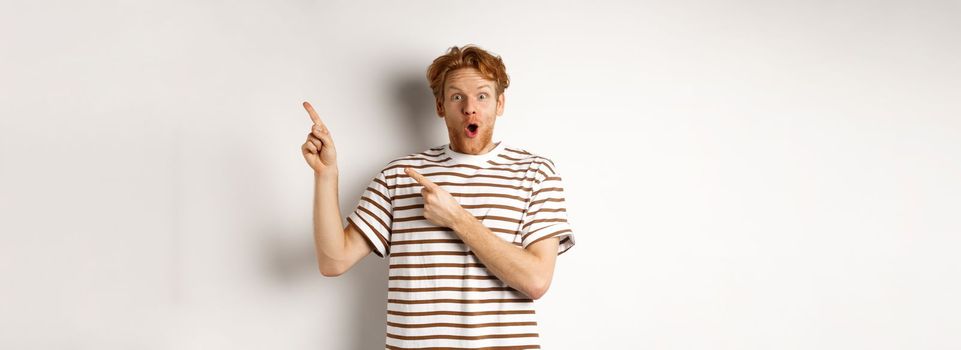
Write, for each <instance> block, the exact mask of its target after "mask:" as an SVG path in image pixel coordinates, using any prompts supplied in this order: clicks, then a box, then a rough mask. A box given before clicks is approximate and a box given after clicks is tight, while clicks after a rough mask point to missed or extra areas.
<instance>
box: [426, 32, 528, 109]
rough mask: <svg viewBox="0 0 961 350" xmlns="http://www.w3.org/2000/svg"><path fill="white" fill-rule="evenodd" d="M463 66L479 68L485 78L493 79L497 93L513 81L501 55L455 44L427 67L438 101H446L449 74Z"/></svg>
mask: <svg viewBox="0 0 961 350" xmlns="http://www.w3.org/2000/svg"><path fill="white" fill-rule="evenodd" d="M462 68H474V69H477V70H478V71H480V74H481V75H482V76H484V78H487V79H489V80H493V81H494V83H495V85H496V86H495V88H494V90H495V92H496V94H497V95H500V94H502V93H504V89H507V86H508V85H510V83H511V82H510V77H508V76H507V68H505V67H504V61H503V60H501V57H500V56H495V55H492V54H490V53H489V52H487V51H484V49H482V48H479V47H477V46H474V45H465V46H464V47H457V46H453V47H451V48H450V49H448V50H447V53H446V54H444V55H442V56H440V57H437V58H436V59H434V62H433V63H431V64H430V66H429V67H427V81H428V82H429V83H430V89H431V91H433V92H434V98H435V99H437V103H442V102H443V101H444V82H446V81H447V75H448V74H450V72H453V71H455V70H458V69H462Z"/></svg>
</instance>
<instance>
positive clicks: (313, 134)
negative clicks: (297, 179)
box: [300, 101, 337, 175]
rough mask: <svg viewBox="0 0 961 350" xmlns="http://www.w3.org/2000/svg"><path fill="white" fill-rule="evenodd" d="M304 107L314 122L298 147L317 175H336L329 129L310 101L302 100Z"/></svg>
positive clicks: (334, 155) (335, 162)
mask: <svg viewBox="0 0 961 350" xmlns="http://www.w3.org/2000/svg"><path fill="white" fill-rule="evenodd" d="M304 109H306V110H307V114H309V115H310V120H312V121H313V122H314V125H313V126H312V127H311V129H310V133H308V134H307V142H304V145H303V146H301V147H300V149H301V151H303V153H304V160H306V161H307V165H310V168H311V169H314V173H315V174H317V175H336V174H337V148H335V147H334V140H333V139H332V138H330V130H328V129H327V126H326V125H324V122H322V121H321V120H320V117H318V116H317V112H315V111H314V107H312V106H311V105H310V103H308V102H306V101H304Z"/></svg>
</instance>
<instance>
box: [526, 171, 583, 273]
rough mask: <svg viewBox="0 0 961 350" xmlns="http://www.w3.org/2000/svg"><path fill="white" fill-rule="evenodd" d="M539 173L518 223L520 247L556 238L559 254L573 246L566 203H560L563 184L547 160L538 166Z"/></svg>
mask: <svg viewBox="0 0 961 350" xmlns="http://www.w3.org/2000/svg"><path fill="white" fill-rule="evenodd" d="M540 169H541V171H543V175H540V173H539V175H538V176H537V179H540V181H536V180H535V183H534V186H533V188H532V194H531V198H530V204H529V205H528V207H527V211H526V212H525V213H524V219H523V221H522V224H521V245H522V246H523V247H524V248H527V246H529V245H531V244H534V243H536V242H539V241H541V240H544V239H548V238H553V237H557V238H558V239H559V240H560V241H559V242H560V244H559V245H558V247H557V254H558V255H560V254H562V253H564V252H566V251H567V250H568V249H570V248H571V247H573V246H574V231H572V230H571V225H570V223H569V222H568V221H567V205H566V204H565V202H564V184H563V183H562V181H561V176H560V174H558V173H557V172H556V171H555V169H556V168H555V167H554V165H553V164H552V163H550V161H549V160H548V161H546V162H545V163H544V164H543V165H542V166H541V167H540Z"/></svg>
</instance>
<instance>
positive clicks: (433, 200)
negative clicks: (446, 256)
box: [404, 168, 473, 229]
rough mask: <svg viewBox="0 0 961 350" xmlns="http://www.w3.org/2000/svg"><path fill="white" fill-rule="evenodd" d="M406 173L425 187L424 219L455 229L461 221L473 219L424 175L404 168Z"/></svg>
mask: <svg viewBox="0 0 961 350" xmlns="http://www.w3.org/2000/svg"><path fill="white" fill-rule="evenodd" d="M404 172H406V173H407V176H410V177H412V178H413V179H414V180H416V181H417V182H418V183H420V184H421V186H424V189H422V190H420V194H421V195H422V196H424V218H425V219H427V221H430V222H432V223H434V224H435V225H438V226H443V227H447V228H451V229H453V228H454V226H455V224H457V223H458V222H459V221H460V220H464V219H465V218H466V217H473V216H472V215H471V214H470V213H468V212H467V210H464V208H463V207H461V206H460V204H459V203H457V200H455V199H454V196H451V194H450V193H449V192H447V191H445V190H444V189H443V188H441V187H440V186H439V185H437V184H435V183H433V182H431V181H430V180H428V179H427V178H426V177H424V175H421V174H420V173H418V172H417V171H414V169H411V168H404Z"/></svg>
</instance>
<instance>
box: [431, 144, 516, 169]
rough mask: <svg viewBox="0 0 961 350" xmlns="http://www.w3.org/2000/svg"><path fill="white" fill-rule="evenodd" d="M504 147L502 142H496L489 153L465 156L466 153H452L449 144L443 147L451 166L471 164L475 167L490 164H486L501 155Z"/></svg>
mask: <svg viewBox="0 0 961 350" xmlns="http://www.w3.org/2000/svg"><path fill="white" fill-rule="evenodd" d="M504 147H506V146H505V145H504V142H503V141H497V142H495V146H494V148H492V149H491V150H490V151H487V153H484V154H467V153H460V152H457V151H454V150H453V149H451V146H450V143H448V144H446V145H444V154H445V155H446V156H447V157H450V161H449V162H450V163H452V164H471V165H477V166H489V165H491V164H490V163H488V162H487V161H489V160H494V158H497V155H498V154H501V152H503V151H504Z"/></svg>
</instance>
